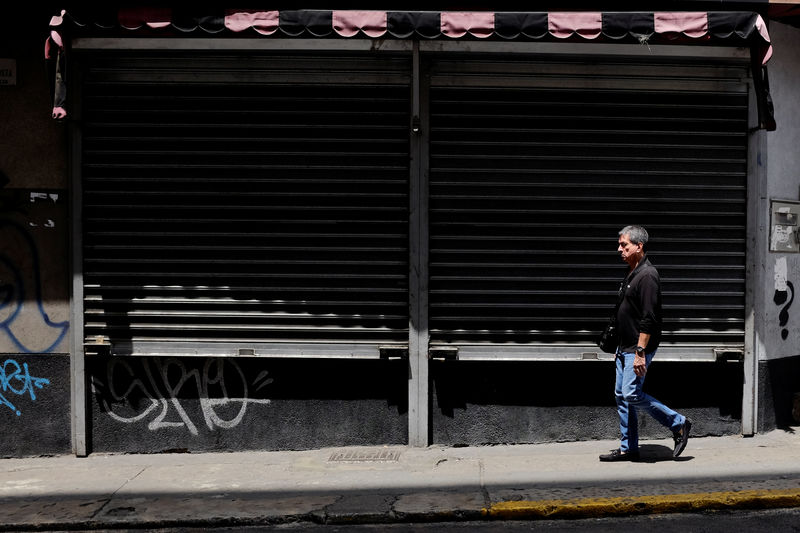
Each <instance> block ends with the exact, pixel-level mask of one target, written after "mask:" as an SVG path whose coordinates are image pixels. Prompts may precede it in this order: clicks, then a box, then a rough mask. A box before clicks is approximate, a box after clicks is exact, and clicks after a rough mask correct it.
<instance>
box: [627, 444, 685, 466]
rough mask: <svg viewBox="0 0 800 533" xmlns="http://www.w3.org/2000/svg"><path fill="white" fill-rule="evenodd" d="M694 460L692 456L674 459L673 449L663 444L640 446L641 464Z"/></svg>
mask: <svg viewBox="0 0 800 533" xmlns="http://www.w3.org/2000/svg"><path fill="white" fill-rule="evenodd" d="M692 459H694V457H692V456H691V455H681V456H680V457H672V448H669V447H667V446H663V445H661V444H642V445H640V446H639V462H640V463H660V462H662V461H677V462H682V461H691V460H692Z"/></svg>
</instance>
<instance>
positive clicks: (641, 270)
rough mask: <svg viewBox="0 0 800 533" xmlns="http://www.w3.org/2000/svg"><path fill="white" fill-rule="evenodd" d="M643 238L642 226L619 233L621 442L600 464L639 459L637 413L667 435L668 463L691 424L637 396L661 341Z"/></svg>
mask: <svg viewBox="0 0 800 533" xmlns="http://www.w3.org/2000/svg"><path fill="white" fill-rule="evenodd" d="M648 238H649V237H648V234H647V231H646V230H645V229H644V228H643V227H641V226H626V227H625V228H623V229H622V230H621V231H620V232H619V247H618V248H617V251H618V252H619V253H620V255H621V256H622V260H623V261H625V262H626V263H627V264H628V268H629V271H628V275H627V276H626V277H625V280H623V282H622V285H621V286H620V293H621V295H622V300H621V303H620V305H619V309H618V310H617V329H618V330H619V347H618V348H617V355H616V366H617V377H616V383H615V386H614V394H615V396H616V400H617V414H618V415H619V429H620V431H621V433H622V439H621V441H620V446H619V448H617V449H616V450H612V451H611V453H608V454H604V455H601V456H600V460H601V461H636V460H638V459H639V425H638V419H637V416H636V411H637V410H641V411H646V412H647V413H649V414H650V416H652V417H653V418H655V419H656V420H657V421H658V422H659V423H660V424H661V425H663V426H665V427H667V428H669V429H670V430H671V431H672V434H673V438H674V439H675V448H674V449H673V452H672V455H673V457H678V456H679V455H680V454H681V452H683V450H684V448H686V443H687V442H688V441H689V431H690V430H691V428H692V421H691V420H689V419H688V418H686V417H685V416H683V415H682V414H680V413H677V412H675V411H673V410H672V409H670V408H669V407H667V406H666V405H664V404H663V403H661V402H659V401H658V400H656V399H655V398H653V397H652V396H649V395H647V394H645V393H644V391H643V390H642V387H643V386H644V378H645V374H647V368H648V366H650V362H651V361H652V360H653V356H654V355H655V354H656V350H657V349H658V344H659V342H660V341H661V279H660V278H659V275H658V271H657V270H656V268H655V267H654V266H653V265H652V264H650V261H649V260H648V259H647V254H646V253H645V247H646V245H647V240H648Z"/></svg>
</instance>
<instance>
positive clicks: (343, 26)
mask: <svg viewBox="0 0 800 533" xmlns="http://www.w3.org/2000/svg"><path fill="white" fill-rule="evenodd" d="M386 29H387V22H386V11H334V12H333V30H334V31H335V32H336V33H338V34H339V35H341V36H342V37H353V36H355V35H358V32H359V31H362V32H364V34H365V35H367V36H368V37H382V36H383V35H385V34H386Z"/></svg>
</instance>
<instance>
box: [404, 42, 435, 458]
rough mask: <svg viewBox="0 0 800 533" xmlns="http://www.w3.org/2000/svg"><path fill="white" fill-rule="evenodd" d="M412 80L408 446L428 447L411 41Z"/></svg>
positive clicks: (423, 206) (424, 197)
mask: <svg viewBox="0 0 800 533" xmlns="http://www.w3.org/2000/svg"><path fill="white" fill-rule="evenodd" d="M412 62H413V66H412V81H411V125H410V136H411V140H410V142H411V145H410V154H411V157H410V159H411V161H410V176H409V180H410V199H409V203H410V205H409V241H410V242H409V250H410V257H409V279H408V284H409V325H408V326H409V327H408V330H409V333H408V335H409V338H408V364H409V376H408V379H409V382H408V444H409V445H410V446H427V445H428V444H430V437H429V435H430V422H429V421H430V412H429V409H430V393H429V388H430V387H429V383H430V378H429V375H428V339H429V332H428V172H427V166H428V163H427V161H428V158H427V137H428V133H427V124H426V122H427V121H424V120H423V117H424V116H425V115H423V114H422V105H421V103H420V95H421V91H420V83H421V82H420V58H419V42H414V48H413V56H412Z"/></svg>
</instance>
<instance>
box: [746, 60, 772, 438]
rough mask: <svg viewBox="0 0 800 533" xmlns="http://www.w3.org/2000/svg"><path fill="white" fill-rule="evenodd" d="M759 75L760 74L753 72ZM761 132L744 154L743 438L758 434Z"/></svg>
mask: <svg viewBox="0 0 800 533" xmlns="http://www.w3.org/2000/svg"><path fill="white" fill-rule="evenodd" d="M753 75H755V76H758V75H759V74H758V73H757V72H756V73H753ZM756 98H757V97H756V95H755V92H754V90H753V86H752V84H751V86H750V104H749V111H750V117H749V120H748V123H749V124H750V125H751V127H757V126H756V125H758V123H759V119H758V105H757V100H756ZM766 137H767V136H766V134H765V132H764V131H763V130H759V129H751V130H750V136H749V139H748V154H747V161H748V164H747V229H746V231H747V274H746V278H745V287H746V288H745V324H744V332H745V335H744V363H743V364H744V368H743V371H744V387H743V390H742V435H753V434H755V433H757V432H758V362H759V361H760V360H761V359H763V355H764V343H763V340H762V339H763V337H762V335H761V334H762V333H763V332H764V327H763V324H764V323H763V320H760V319H759V317H761V316H763V312H761V309H763V305H764V300H763V295H764V291H765V285H764V268H765V264H764V256H765V252H766V250H767V248H768V246H767V227H766V224H767V218H766V217H767V214H766V213H767V207H766V206H767V201H768V199H767V190H766V181H767V149H766V148H767V143H766Z"/></svg>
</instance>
